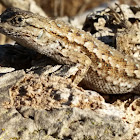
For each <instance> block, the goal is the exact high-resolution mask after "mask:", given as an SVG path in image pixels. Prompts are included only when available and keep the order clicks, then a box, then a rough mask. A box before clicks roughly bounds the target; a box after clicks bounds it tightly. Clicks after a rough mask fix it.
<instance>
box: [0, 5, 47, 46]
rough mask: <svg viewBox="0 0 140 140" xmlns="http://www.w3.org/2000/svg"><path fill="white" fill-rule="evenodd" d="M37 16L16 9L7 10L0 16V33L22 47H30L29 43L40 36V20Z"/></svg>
mask: <svg viewBox="0 0 140 140" xmlns="http://www.w3.org/2000/svg"><path fill="white" fill-rule="evenodd" d="M36 17H38V15H36V14H33V13H31V12H29V11H24V10H21V9H18V8H14V7H12V8H8V9H7V10H5V11H4V12H3V13H2V14H1V15H0V33H3V34H5V35H6V36H8V37H10V38H11V39H13V40H15V41H16V42H17V43H19V44H20V45H23V46H31V45H30V42H36V41H35V39H36V38H38V36H40V32H41V33H42V31H40V28H39V27H38V26H39V25H41V24H44V23H43V22H42V21H41V20H42V19H44V17H41V16H40V18H36ZM32 40H33V41H32Z"/></svg>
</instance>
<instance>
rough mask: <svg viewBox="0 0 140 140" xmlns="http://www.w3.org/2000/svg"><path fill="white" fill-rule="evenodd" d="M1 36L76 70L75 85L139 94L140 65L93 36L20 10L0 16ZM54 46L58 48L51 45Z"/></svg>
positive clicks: (59, 22) (12, 10)
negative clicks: (3, 35) (80, 84)
mask: <svg viewBox="0 0 140 140" xmlns="http://www.w3.org/2000/svg"><path fill="white" fill-rule="evenodd" d="M0 21H1V22H0V32H1V33H3V34H5V35H7V36H9V37H10V38H12V39H13V40H15V41H16V42H17V43H19V44H20V45H22V46H25V47H29V48H31V49H34V50H36V51H37V52H39V53H42V54H45V55H47V56H49V57H51V58H53V59H55V60H56V61H57V62H58V63H60V64H68V65H71V66H75V67H76V69H77V71H76V72H75V73H74V74H73V75H72V76H71V78H72V80H73V82H75V83H76V84H78V83H79V82H81V81H82V82H83V83H84V84H85V85H86V86H87V88H89V89H93V90H95V91H98V92H101V93H106V94H122V93H129V92H134V91H135V93H140V63H139V61H138V60H136V59H133V58H131V57H129V56H124V55H123V54H122V53H121V52H119V51H117V50H115V49H112V48H110V47H109V46H108V45H105V44H104V43H102V42H101V41H99V40H97V39H96V38H94V37H93V36H92V35H91V34H89V33H87V32H85V31H83V30H80V29H77V28H75V27H73V26H71V25H69V24H66V23H64V22H62V21H59V20H50V19H49V18H44V17H41V16H39V15H36V14H33V13H31V12H27V11H23V10H20V9H17V8H10V9H7V10H6V11H5V12H4V13H3V14H1V16H0ZM52 42H54V43H59V45H51V44H52Z"/></svg>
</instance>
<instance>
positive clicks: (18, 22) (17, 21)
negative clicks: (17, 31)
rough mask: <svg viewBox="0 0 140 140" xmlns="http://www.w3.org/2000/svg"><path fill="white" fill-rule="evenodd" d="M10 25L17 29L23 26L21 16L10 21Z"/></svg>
mask: <svg viewBox="0 0 140 140" xmlns="http://www.w3.org/2000/svg"><path fill="white" fill-rule="evenodd" d="M11 24H13V25H14V26H18V27H20V26H23V24H24V18H23V17H22V16H16V17H14V18H13V19H12V20H11Z"/></svg>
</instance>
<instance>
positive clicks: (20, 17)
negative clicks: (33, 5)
mask: <svg viewBox="0 0 140 140" xmlns="http://www.w3.org/2000/svg"><path fill="white" fill-rule="evenodd" d="M29 14H32V13H31V12H28V14H27V11H26V12H25V11H23V10H20V9H18V8H14V7H12V8H8V9H7V10H5V11H4V12H3V13H2V14H1V15H0V23H1V24H3V25H4V24H7V26H8V24H9V25H10V26H16V27H22V26H25V25H26V24H27V23H26V20H25V19H26V18H28V17H29Z"/></svg>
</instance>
